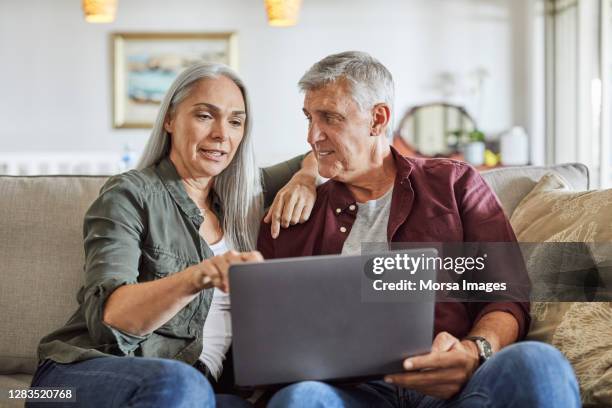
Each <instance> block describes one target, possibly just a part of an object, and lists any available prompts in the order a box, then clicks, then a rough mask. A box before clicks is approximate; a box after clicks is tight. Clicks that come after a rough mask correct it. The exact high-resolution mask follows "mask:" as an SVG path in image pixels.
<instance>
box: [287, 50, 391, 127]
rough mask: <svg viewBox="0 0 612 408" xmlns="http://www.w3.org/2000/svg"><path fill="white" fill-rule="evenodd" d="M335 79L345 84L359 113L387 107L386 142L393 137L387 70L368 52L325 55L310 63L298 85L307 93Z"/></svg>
mask: <svg viewBox="0 0 612 408" xmlns="http://www.w3.org/2000/svg"><path fill="white" fill-rule="evenodd" d="M339 79H345V80H346V81H348V83H349V85H350V87H351V96H352V97H353V100H354V101H355V103H357V105H359V107H360V108H361V109H362V110H366V109H371V108H372V107H374V105H376V104H377V103H381V102H384V103H386V104H387V105H389V109H390V110H391V118H389V124H388V125H387V137H389V139H390V138H391V135H392V134H393V103H394V100H395V85H394V84H393V76H392V75H391V73H390V72H389V70H388V69H387V68H386V67H385V66H384V65H383V64H381V63H380V61H378V60H377V59H376V58H374V57H372V56H371V55H370V54H368V53H365V52H361V51H346V52H341V53H339V54H332V55H329V56H327V57H325V58H323V59H322V60H321V61H319V62H317V63H316V64H314V65H313V66H312V67H310V69H309V70H308V71H306V73H305V74H304V75H303V76H302V78H301V79H300V81H299V82H298V86H299V87H300V90H301V91H302V92H308V91H310V90H315V89H319V88H321V87H323V86H325V85H327V84H330V83H332V82H336V81H338V80H339Z"/></svg>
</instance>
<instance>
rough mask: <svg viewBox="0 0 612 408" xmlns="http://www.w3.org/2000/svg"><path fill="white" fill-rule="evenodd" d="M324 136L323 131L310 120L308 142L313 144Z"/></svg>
mask: <svg viewBox="0 0 612 408" xmlns="http://www.w3.org/2000/svg"><path fill="white" fill-rule="evenodd" d="M324 138H325V135H324V133H323V132H322V131H321V129H320V128H319V126H317V124H316V123H314V122H312V123H311V124H310V126H309V127H308V144H311V145H314V144H315V143H317V142H320V141H321V140H323V139H324Z"/></svg>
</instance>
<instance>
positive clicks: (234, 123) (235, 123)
mask: <svg viewBox="0 0 612 408" xmlns="http://www.w3.org/2000/svg"><path fill="white" fill-rule="evenodd" d="M230 124H231V125H232V126H234V127H240V126H242V121H241V120H240V119H232V120H230Z"/></svg>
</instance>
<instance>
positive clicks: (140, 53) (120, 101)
mask: <svg viewBox="0 0 612 408" xmlns="http://www.w3.org/2000/svg"><path fill="white" fill-rule="evenodd" d="M111 49H112V52H111V54H112V55H111V56H112V58H111V59H112V72H113V75H112V77H113V96H112V98H113V104H112V105H113V106H112V110H113V115H112V117H113V128H116V129H120V128H132V129H134V128H140V129H147V128H151V127H153V124H154V122H155V118H156V115H157V111H158V109H159V106H160V104H161V100H162V99H163V97H164V95H165V93H166V91H167V90H168V88H169V87H170V85H171V84H172V81H174V79H175V78H176V76H177V75H178V74H179V73H180V72H181V71H182V70H183V69H185V68H186V67H188V66H189V65H192V64H195V63H198V62H201V61H209V62H221V63H224V64H226V65H229V66H230V67H232V68H233V69H235V70H237V69H238V50H237V34H236V33H235V32H217V33H195V32H191V33H144V32H140V33H112V34H111Z"/></svg>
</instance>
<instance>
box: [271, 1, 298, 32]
mask: <svg viewBox="0 0 612 408" xmlns="http://www.w3.org/2000/svg"><path fill="white" fill-rule="evenodd" d="M265 2H266V12H267V13H268V24H270V25H271V26H273V27H289V26H294V25H296V24H297V21H298V17H299V15H300V7H301V6H302V0H265Z"/></svg>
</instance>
